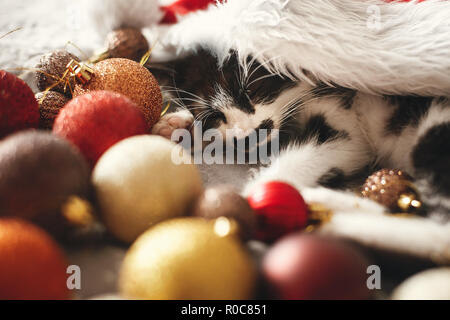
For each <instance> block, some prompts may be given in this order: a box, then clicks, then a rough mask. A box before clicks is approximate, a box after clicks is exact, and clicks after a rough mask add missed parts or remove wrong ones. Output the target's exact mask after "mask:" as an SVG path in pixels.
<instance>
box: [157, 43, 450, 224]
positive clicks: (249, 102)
mask: <svg viewBox="0 0 450 320" xmlns="http://www.w3.org/2000/svg"><path fill="white" fill-rule="evenodd" d="M150 69H151V71H152V72H153V73H154V74H155V76H156V77H157V78H158V80H159V81H160V83H161V84H163V85H166V87H163V88H165V90H164V91H165V93H166V94H171V95H172V98H173V99H174V100H173V101H174V102H176V103H178V104H179V105H180V106H182V107H183V108H181V109H179V110H176V111H175V112H172V113H169V114H166V115H165V116H164V117H163V118H162V119H161V120H160V122H159V123H157V124H156V125H155V126H154V128H153V133H154V134H159V135H162V136H165V137H167V138H170V137H171V134H172V132H173V131H174V130H175V129H178V128H188V127H190V126H191V125H192V123H193V122H194V119H197V120H199V121H201V122H202V124H203V129H204V130H207V129H211V128H217V129H218V130H219V131H221V132H222V133H223V134H224V136H225V131H226V130H227V129H228V130H230V129H231V130H234V129H236V130H235V131H233V132H236V137H235V138H236V139H242V138H245V136H246V135H247V134H248V133H249V132H251V131H253V130H258V129H269V130H270V129H278V130H279V131H280V135H281V137H282V143H283V146H284V147H283V150H282V152H281V154H280V155H279V157H277V158H276V159H274V161H273V163H272V164H271V165H270V166H268V167H265V168H262V169H261V170H260V171H259V173H258V174H257V175H256V176H255V177H254V179H252V181H250V182H249V183H248V185H247V187H246V189H245V190H244V193H246V192H248V191H249V190H250V189H251V188H252V187H253V186H254V185H255V184H259V183H263V182H266V181H273V180H277V181H285V182H288V183H290V184H292V185H294V186H295V187H297V188H298V189H300V190H301V189H302V188H305V187H314V186H326V187H330V188H344V187H346V183H348V182H351V181H352V180H353V179H354V178H355V177H357V176H363V175H364V174H365V173H366V172H365V171H366V170H367V169H373V168H376V167H388V168H399V169H403V170H405V171H407V172H408V173H410V174H412V175H413V176H414V177H415V178H416V179H417V184H418V186H419V188H420V191H421V192H422V196H423V200H424V201H425V202H426V204H427V205H428V206H430V207H432V210H433V212H438V213H439V214H441V213H443V214H444V216H445V215H447V216H448V214H449V213H450V100H449V99H446V98H441V97H437V98H433V97H413V96H376V95H370V94H366V93H361V92H356V91H354V90H351V89H346V88H341V87H332V86H329V85H326V84H323V83H320V84H317V85H313V84H312V83H313V82H310V83H309V82H306V81H294V80H290V79H287V78H283V77H281V76H279V75H277V74H274V73H271V72H270V71H269V68H266V66H264V65H261V64H259V63H258V62H257V61H256V59H252V58H249V59H248V60H247V63H246V64H245V65H242V64H240V63H239V59H238V57H237V56H236V54H234V53H231V54H230V57H229V59H228V60H227V61H226V62H225V63H224V64H223V65H222V66H221V67H219V66H218V63H217V59H216V58H215V56H214V55H213V54H211V53H210V52H209V51H208V50H199V51H198V52H197V53H195V54H192V55H191V56H188V57H185V58H183V59H180V60H177V61H173V62H171V63H168V64H166V65H164V66H159V67H156V68H150ZM363 173H364V174H363Z"/></svg>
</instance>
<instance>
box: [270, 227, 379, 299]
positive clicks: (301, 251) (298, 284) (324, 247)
mask: <svg viewBox="0 0 450 320" xmlns="http://www.w3.org/2000/svg"><path fill="white" fill-rule="evenodd" d="M368 265H369V264H368V262H367V261H366V259H365V258H364V257H363V256H361V254H359V252H357V251H356V250H355V249H353V248H352V247H350V246H349V245H346V244H344V243H342V242H339V241H338V240H336V239H332V238H322V237H318V236H312V235H302V234H295V235H290V236H288V237H286V238H284V239H282V240H281V241H279V242H278V243H277V244H275V246H274V247H272V248H271V249H270V250H269V252H268V253H267V255H266V256H265V257H264V260H263V274H264V277H265V278H266V280H267V282H268V284H269V287H270V290H271V293H272V294H273V295H274V297H275V298H277V299H286V300H330V299H333V300H334V299H351V300H353V299H369V298H370V291H369V289H368V287H367V278H368V275H367V273H366V271H367V267H368Z"/></svg>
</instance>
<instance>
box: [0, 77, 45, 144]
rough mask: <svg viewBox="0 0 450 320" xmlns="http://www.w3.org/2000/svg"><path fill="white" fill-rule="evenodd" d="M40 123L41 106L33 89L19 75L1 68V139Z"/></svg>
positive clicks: (35, 126)
mask: <svg viewBox="0 0 450 320" xmlns="http://www.w3.org/2000/svg"><path fill="white" fill-rule="evenodd" d="M38 125H39V107H38V103H37V101H36V99H35V98H34V93H33V91H31V89H30V87H29V86H28V85H27V84H26V83H25V82H24V81H23V80H21V79H19V78H18V77H17V76H15V75H13V74H12V73H9V72H6V71H3V70H0V139H1V138H3V137H5V136H7V135H9V134H11V133H14V132H16V131H20V130H24V129H29V128H37V127H38Z"/></svg>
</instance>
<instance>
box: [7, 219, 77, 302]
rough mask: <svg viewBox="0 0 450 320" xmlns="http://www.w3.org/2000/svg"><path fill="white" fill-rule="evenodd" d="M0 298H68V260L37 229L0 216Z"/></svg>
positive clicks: (49, 239)
mask: <svg viewBox="0 0 450 320" xmlns="http://www.w3.org/2000/svg"><path fill="white" fill-rule="evenodd" d="M0 261H1V263H0V300H5V299H7V300H16V299H20V300H30V299H33V300H47V299H52V300H53V299H57V300H62V299H69V298H70V292H69V290H68V288H67V277H68V275H67V274H66V270H67V262H66V259H65V258H64V256H63V253H62V251H61V249H60V248H59V247H58V245H57V244H56V243H55V242H54V241H53V240H52V239H51V238H50V236H49V235H48V234H47V233H45V232H44V231H43V230H41V229H40V228H38V227H36V226H34V225H32V224H30V223H28V222H25V221H24V220H21V219H17V218H0Z"/></svg>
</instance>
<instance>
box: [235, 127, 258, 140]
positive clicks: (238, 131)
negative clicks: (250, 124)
mask: <svg viewBox="0 0 450 320" xmlns="http://www.w3.org/2000/svg"><path fill="white" fill-rule="evenodd" d="M254 130H255V128H247V129H242V128H241V127H238V126H236V125H235V126H234V127H233V128H231V129H230V133H231V136H232V137H233V139H236V140H240V139H244V138H245V137H248V136H249V135H250V133H252V132H253V131H254Z"/></svg>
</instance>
